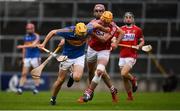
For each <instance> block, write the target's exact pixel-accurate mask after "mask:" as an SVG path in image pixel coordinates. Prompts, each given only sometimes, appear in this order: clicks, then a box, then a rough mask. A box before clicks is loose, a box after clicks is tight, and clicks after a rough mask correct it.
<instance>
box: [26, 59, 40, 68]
mask: <svg viewBox="0 0 180 111" xmlns="http://www.w3.org/2000/svg"><path fill="white" fill-rule="evenodd" d="M23 62H24V67H31V66H32V67H33V68H36V67H38V66H39V65H40V64H41V59H40V58H24V61H23Z"/></svg>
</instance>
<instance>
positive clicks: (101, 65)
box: [83, 58, 109, 102]
mask: <svg viewBox="0 0 180 111" xmlns="http://www.w3.org/2000/svg"><path fill="white" fill-rule="evenodd" d="M108 60H109V59H107V58H98V60H97V68H96V70H95V75H94V77H93V79H92V81H91V84H90V85H89V88H88V89H86V90H85V93H84V95H83V100H84V101H85V102H87V101H89V100H91V99H92V97H93V92H94V89H95V88H96V86H97V85H98V84H99V82H100V80H101V77H102V75H103V74H104V73H105V70H106V69H105V67H106V65H107V63H108Z"/></svg>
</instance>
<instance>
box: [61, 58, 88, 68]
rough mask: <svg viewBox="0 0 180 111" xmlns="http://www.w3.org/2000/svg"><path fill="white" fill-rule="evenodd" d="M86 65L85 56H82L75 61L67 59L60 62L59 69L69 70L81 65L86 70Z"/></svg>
mask: <svg viewBox="0 0 180 111" xmlns="http://www.w3.org/2000/svg"><path fill="white" fill-rule="evenodd" d="M84 64H85V55H82V56H80V57H77V58H75V59H67V60H66V61H64V62H60V64H59V69H62V70H68V69H70V68H71V66H72V65H80V66H82V67H83V68H84Z"/></svg>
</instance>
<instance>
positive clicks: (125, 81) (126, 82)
mask: <svg viewBox="0 0 180 111" xmlns="http://www.w3.org/2000/svg"><path fill="white" fill-rule="evenodd" d="M123 83H124V87H125V90H126V93H127V95H128V98H127V100H133V95H132V90H131V85H130V83H129V79H127V78H124V77H123Z"/></svg>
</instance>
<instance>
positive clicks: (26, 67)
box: [17, 58, 30, 94]
mask: <svg viewBox="0 0 180 111" xmlns="http://www.w3.org/2000/svg"><path fill="white" fill-rule="evenodd" d="M29 69H30V59H27V58H25V59H24V60H23V67H22V74H21V78H20V80H19V86H18V90H17V93H18V94H22V93H23V86H24V83H25V82H26V80H27V74H28V72H29Z"/></svg>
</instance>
